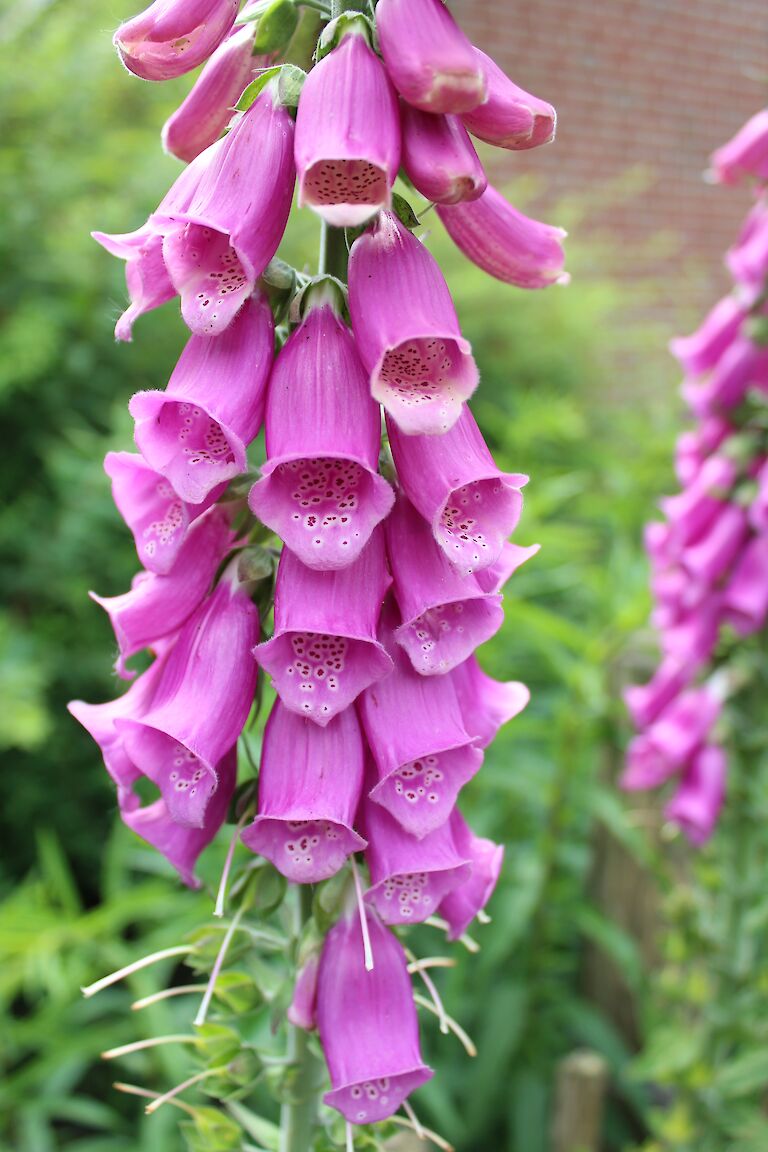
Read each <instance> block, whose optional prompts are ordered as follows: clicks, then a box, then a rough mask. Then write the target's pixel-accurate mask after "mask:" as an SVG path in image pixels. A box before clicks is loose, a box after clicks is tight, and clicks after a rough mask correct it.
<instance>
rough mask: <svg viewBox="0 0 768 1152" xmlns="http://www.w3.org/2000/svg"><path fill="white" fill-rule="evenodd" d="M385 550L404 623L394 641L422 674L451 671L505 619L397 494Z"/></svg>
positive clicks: (492, 597)
mask: <svg viewBox="0 0 768 1152" xmlns="http://www.w3.org/2000/svg"><path fill="white" fill-rule="evenodd" d="M386 533H387V553H388V555H389V563H390V567H391V569H392V575H393V577H394V592H395V598H396V600H397V604H398V607H399V609H400V618H401V620H402V621H403V622H402V624H401V625H400V626H399V627H398V628H397V630H396V632H395V639H396V640H397V642H398V644H400V645H402V647H403V648H404V649H405V651H406V652H407V653H408V657H409V659H410V661H411V664H412V665H413V667H414V668H415V669H416V671H417V672H420V673H421V675H422V676H435V675H439V674H442V673H444V672H450V670H451V668H455V667H456V665H457V664H461V663H462V661H463V660H466V659H467V657H468V656H471V654H472V653H473V652H474V650H475V648H477V647H479V646H480V644H483V643H485V641H486V640H489V639H490V638H491V636H494V635H495V634H496V633H497V632H498V630H499V628H501V625H502V624H503V623H504V609H503V608H502V606H501V602H502V597H501V595H499V594H498V593H497V594H489V593H487V592H485V591H484V590H483V588H481V586H480V584H479V582H478V580H477V579H476V578H475V577H473V576H471V575H470V576H461V575H459V572H458V571H457V569H456V568H455V567H454V566H453V565H452V564H451V563H450V562H449V560H448V559H447V558H446V555H445V553H444V552H443V550H442V549H441V548H439V547H438V546H437V544H436V543H435V540H434V537H433V535H432V529H431V528H430V526H429V524H428V523H427V522H426V520H424V518H423V517H422V516H420V515H419V513H418V512H417V511H416V509H415V508H414V507H413V505H412V504H411V503H410V501H409V500H407V499H406V498H405V496H403V495H402V494H401V495H400V496H398V498H397V500H396V502H395V507H394V509H393V510H392V512H391V514H390V515H389V516H388V517H387V521H386Z"/></svg>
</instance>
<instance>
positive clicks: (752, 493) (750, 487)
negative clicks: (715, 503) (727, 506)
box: [730, 480, 760, 508]
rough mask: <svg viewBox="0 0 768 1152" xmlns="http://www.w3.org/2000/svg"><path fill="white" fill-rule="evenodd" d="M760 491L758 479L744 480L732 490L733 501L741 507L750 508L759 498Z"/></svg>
mask: <svg viewBox="0 0 768 1152" xmlns="http://www.w3.org/2000/svg"><path fill="white" fill-rule="evenodd" d="M759 491H760V488H759V485H758V483H757V481H756V480H742V481H741V482H740V483H739V484H737V485H736V487H735V488H734V489H733V491H732V492H731V495H730V499H731V503H733V504H738V505H739V506H740V507H741V508H749V506H750V504H753V503H754V501H755V499H756V498H757V495H758V492H759Z"/></svg>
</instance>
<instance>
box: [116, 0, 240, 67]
mask: <svg viewBox="0 0 768 1152" xmlns="http://www.w3.org/2000/svg"><path fill="white" fill-rule="evenodd" d="M237 6H238V0H154V3H153V4H150V6H149V8H146V9H145V10H144V11H143V12H141V13H140V14H139V15H138V16H134V17H132V19H130V20H126V21H125V22H124V23H123V24H121V25H120V27H119V28H118V30H117V32H115V35H114V38H113V43H114V45H115V47H116V48H117V51H118V53H119V55H120V59H121V60H122V62H123V64H125V66H126V68H127V69H128V71H129V72H133V74H134V75H135V76H140V77H141V79H142V80H172V79H173V78H174V77H176V76H182V75H183V74H184V73H185V72H191V71H192V69H193V68H197V66H198V64H202V62H203V61H204V60H206V59H207V58H208V57H209V56H210V54H211V53H212V52H213V51H214V49H215V48H217V47H218V45H219V44H220V43H221V41H222V40H223V39H224V37H225V36H226V35H227V33H228V32H229V30H230V28H231V27H232V25H233V24H234V22H235V16H236V15H237Z"/></svg>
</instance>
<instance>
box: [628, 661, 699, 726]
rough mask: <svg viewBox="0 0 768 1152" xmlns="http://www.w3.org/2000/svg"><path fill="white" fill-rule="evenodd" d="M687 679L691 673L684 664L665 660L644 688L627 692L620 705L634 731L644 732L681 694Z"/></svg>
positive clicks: (641, 686)
mask: <svg viewBox="0 0 768 1152" xmlns="http://www.w3.org/2000/svg"><path fill="white" fill-rule="evenodd" d="M691 676H692V670H691V669H690V667H689V665H688V664H686V662H685V661H683V660H679V659H678V658H677V657H676V656H667V657H665V659H664V660H663V661H662V662H661V664H660V665H659V667H658V668H657V670H656V672H655V673H654V674H653V677H652V678H651V679H650V680H649V681H648V683H647V684H643V685H633V686H632V687H631V688H627V690H626V692H625V693H624V702H625V704H626V706H627V709H628V711H629V714H630V716H631V717H632V723H633V724H634V725H635V727H636V728H647V727H648V725H649V724H652V723H653V721H654V720H655V719H656V718H657V717H658V716H659V714H660V713H661V712H662V711H663V709H664V708H666V706H667V704H670V703H671V702H672V701H673V700H674V699H675V697H676V696H677V695H679V693H680V692H682V690H683V688H685V686H686V684H687V683H688V681H689V680H690V678H691Z"/></svg>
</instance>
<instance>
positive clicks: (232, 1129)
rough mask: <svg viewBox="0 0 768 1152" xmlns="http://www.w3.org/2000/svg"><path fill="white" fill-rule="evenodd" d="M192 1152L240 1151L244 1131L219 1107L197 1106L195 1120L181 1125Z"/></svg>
mask: <svg viewBox="0 0 768 1152" xmlns="http://www.w3.org/2000/svg"><path fill="white" fill-rule="evenodd" d="M180 1127H181V1130H182V1131H183V1133H184V1138H185V1140H186V1143H187V1147H188V1148H189V1150H190V1152H239V1149H240V1147H241V1144H242V1139H243V1133H242V1130H241V1128H240V1126H239V1124H237V1122H236V1121H235V1120H233V1119H232V1118H231V1117H230V1116H227V1114H226V1113H225V1112H222V1111H221V1109H219V1108H208V1107H200V1108H195V1117H194V1120H191V1121H184V1122H183V1123H182V1124H181V1125H180Z"/></svg>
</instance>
